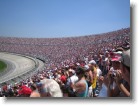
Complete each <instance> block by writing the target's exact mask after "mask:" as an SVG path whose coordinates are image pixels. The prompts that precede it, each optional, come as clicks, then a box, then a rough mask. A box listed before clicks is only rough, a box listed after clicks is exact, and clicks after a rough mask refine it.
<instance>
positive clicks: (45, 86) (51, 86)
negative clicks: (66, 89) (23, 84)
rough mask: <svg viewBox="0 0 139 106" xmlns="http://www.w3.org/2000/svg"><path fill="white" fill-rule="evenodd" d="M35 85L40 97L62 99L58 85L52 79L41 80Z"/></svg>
mask: <svg viewBox="0 0 139 106" xmlns="http://www.w3.org/2000/svg"><path fill="white" fill-rule="evenodd" d="M36 85H37V89H38V91H39V93H40V95H41V97H63V93H62V91H61V89H60V86H59V84H58V83H57V82H56V81H55V80H53V79H47V78H45V79H43V80H41V82H39V83H38V84H36Z"/></svg>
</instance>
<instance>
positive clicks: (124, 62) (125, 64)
mask: <svg viewBox="0 0 139 106" xmlns="http://www.w3.org/2000/svg"><path fill="white" fill-rule="evenodd" d="M120 61H121V65H120V70H117V73H116V82H117V84H118V87H119V89H120V90H121V92H123V93H124V95H125V96H128V97H129V96H130V49H129V50H127V51H124V52H123V53H122V57H121V59H120ZM122 79H124V80H125V81H126V82H127V83H126V85H124V84H123V83H122Z"/></svg>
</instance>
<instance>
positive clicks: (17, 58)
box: [0, 52, 44, 84]
mask: <svg viewBox="0 0 139 106" xmlns="http://www.w3.org/2000/svg"><path fill="white" fill-rule="evenodd" d="M0 60H2V61H4V62H5V63H6V64H7V68H6V69H5V70H4V72H2V73H0V84H1V83H4V82H8V81H10V80H12V79H16V78H18V77H20V76H22V75H23V74H26V73H28V72H30V71H36V70H40V69H41V68H43V67H44V63H43V62H42V61H40V60H38V59H34V58H32V57H29V56H23V55H20V54H13V53H4V52H0Z"/></svg>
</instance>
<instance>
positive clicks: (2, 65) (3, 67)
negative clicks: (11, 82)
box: [0, 60, 7, 72]
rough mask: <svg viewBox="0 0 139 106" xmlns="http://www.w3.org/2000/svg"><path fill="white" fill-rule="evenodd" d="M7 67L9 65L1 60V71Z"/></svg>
mask: <svg viewBox="0 0 139 106" xmlns="http://www.w3.org/2000/svg"><path fill="white" fill-rule="evenodd" d="M6 67H7V65H6V64H5V63H4V62H3V61H1V60H0V72H2V71H3V70H4V69H5V68H6Z"/></svg>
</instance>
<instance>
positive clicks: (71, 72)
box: [68, 68, 75, 77]
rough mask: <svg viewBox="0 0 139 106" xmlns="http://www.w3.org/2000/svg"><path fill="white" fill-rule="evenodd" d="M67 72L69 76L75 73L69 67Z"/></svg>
mask: <svg viewBox="0 0 139 106" xmlns="http://www.w3.org/2000/svg"><path fill="white" fill-rule="evenodd" d="M68 73H69V76H70V77H71V76H72V75H74V74H75V71H74V70H73V69H71V68H70V69H69V70H68Z"/></svg>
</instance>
